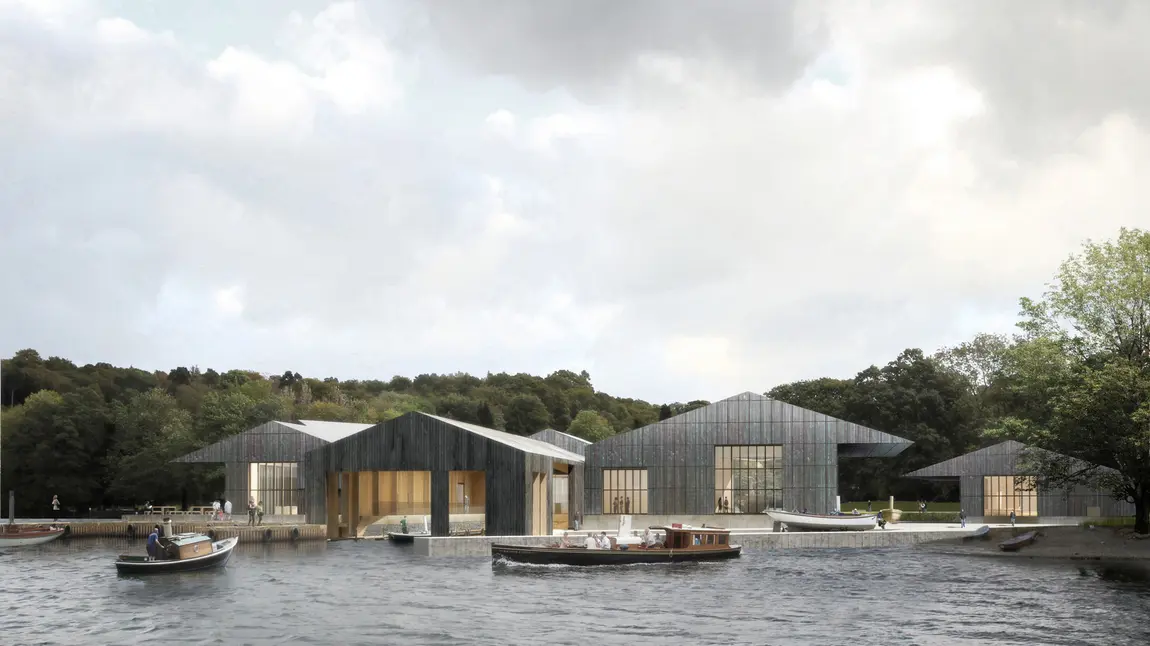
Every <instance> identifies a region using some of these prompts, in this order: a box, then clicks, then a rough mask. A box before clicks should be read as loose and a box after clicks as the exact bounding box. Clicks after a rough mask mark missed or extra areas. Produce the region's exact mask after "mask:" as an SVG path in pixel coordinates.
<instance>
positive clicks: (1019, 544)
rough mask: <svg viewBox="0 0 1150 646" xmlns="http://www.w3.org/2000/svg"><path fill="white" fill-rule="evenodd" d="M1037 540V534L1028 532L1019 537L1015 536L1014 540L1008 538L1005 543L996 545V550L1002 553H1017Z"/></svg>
mask: <svg viewBox="0 0 1150 646" xmlns="http://www.w3.org/2000/svg"><path fill="white" fill-rule="evenodd" d="M1037 539H1038V532H1037V531H1029V532H1026V533H1025V534H1021V535H1019V536H1015V537H1014V538H1008V539H1006V540H1005V541H1002V542H1001V543H999V544H998V549H1000V550H1002V551H1003V552H1017V551H1018V550H1020V549H1022V548H1024V547H1026V546H1027V545H1033V544H1034V541H1035V540H1037Z"/></svg>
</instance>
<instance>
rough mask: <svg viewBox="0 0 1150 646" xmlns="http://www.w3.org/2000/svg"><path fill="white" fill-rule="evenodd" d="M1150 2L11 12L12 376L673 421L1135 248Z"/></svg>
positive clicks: (0, 219) (273, 1)
mask: <svg viewBox="0 0 1150 646" xmlns="http://www.w3.org/2000/svg"><path fill="white" fill-rule="evenodd" d="M1148 28H1150V3H1145V2H1136V1H1133V0H1131V1H1130V2H1119V1H1113V2H1111V1H1102V0H1091V1H1089V2H1086V1H1082V2H1058V3H1054V2H1048V1H1044V0H1032V1H1024V0H1016V1H1015V2H1009V3H1003V2H989V1H981V0H976V1H970V2H962V3H954V2H951V3H908V2H884V1H881V0H874V1H873V2H868V3H859V2H850V1H843V2H814V1H811V2H804V1H801V0H795V1H793V2H788V1H785V0H778V1H773V2H769V3H768V2H762V1H761V0H725V1H723V2H718V3H716V2H704V1H702V0H677V1H676V2H674V3H665V2H659V1H657V0H631V1H630V2H626V3H618V2H611V1H607V0H581V1H575V0H571V1H563V0H554V1H549V2H546V3H540V2H536V1H534V0H500V2H498V3H491V2H480V1H479V0H453V1H451V2H446V1H444V2H414V1H408V0H381V1H378V2H334V3H332V2H326V1H323V0H288V1H283V0H245V1H244V2H242V3H240V2H220V1H204V2H196V3H178V2H161V1H159V0H151V1H144V0H140V1H129V0H120V1H113V0H105V1H98V0H0V258H3V264H2V266H3V268H4V273H5V274H6V275H5V276H4V279H3V293H4V299H3V303H4V307H3V308H2V309H0V354H3V355H4V356H11V354H12V353H14V352H15V351H17V350H19V349H22V348H29V347H31V348H35V349H37V350H39V351H40V353H41V354H42V355H44V356H49V355H56V356H63V357H66V358H69V359H72V360H73V361H76V362H77V363H79V364H84V363H90V362H92V363H94V362H99V361H106V362H109V363H113V364H116V365H134V366H136V367H140V368H145V369H149V370H152V369H159V370H168V369H171V368H173V367H176V366H181V365H182V366H192V365H196V366H199V367H200V368H201V369H207V368H215V369H217V370H226V369H232V368H242V369H250V370H257V371H260V372H264V373H282V372H283V371H285V370H292V371H294V372H299V373H301V374H304V375H306V376H315V377H325V376H335V377H339V378H341V379H352V378H361V379H362V378H378V379H389V378H390V377H391V376H392V375H397V374H399V375H406V376H415V375H417V374H420V373H432V372H437V373H451V372H457V371H465V372H470V373H472V374H477V375H483V374H486V373H487V372H489V371H490V372H501V371H507V372H513V373H514V372H527V373H532V374H540V375H545V374H548V373H550V372H552V371H555V370H560V369H570V370H574V371H579V370H587V371H588V372H589V373H590V374H591V377H592V381H593V383H594V385H595V386H596V388H598V389H599V390H604V391H606V392H609V393H611V394H614V395H617V396H627V397H636V398H642V399H646V400H648V401H653V402H668V401H688V400H693V399H709V400H715V399H720V398H723V397H726V396H730V395H733V394H736V393H739V392H743V391H748V390H750V391H756V392H763V391H766V390H768V389H770V388H772V387H774V386H776V385H779V384H782V383H786V382H790V381H794V380H799V379H810V378H818V377H824V376H831V377H842V378H848V377H851V376H853V375H855V374H856V373H857V372H859V371H860V370H863V369H865V368H866V367H868V366H870V365H883V364H885V363H886V362H888V361H891V360H892V359H894V358H895V357H896V356H897V355H898V353H899V352H901V351H902V350H904V349H906V348H913V347H917V348H922V349H923V350H924V351H926V352H928V353H930V352H934V351H935V350H937V349H939V348H940V347H944V346H951V345H955V344H958V343H961V342H962V341H964V340H968V339H970V338H971V337H973V336H974V335H975V334H977V333H979V332H1010V331H1012V329H1013V326H1014V323H1015V321H1016V320H1017V312H1018V309H1019V308H1018V299H1019V298H1020V297H1022V296H1032V297H1033V296H1040V295H1041V294H1042V292H1043V290H1044V286H1045V285H1046V284H1047V283H1048V282H1049V281H1050V280H1052V278H1053V276H1054V274H1055V272H1056V271H1057V268H1058V265H1059V264H1060V263H1061V262H1062V261H1063V260H1065V259H1066V258H1067V257H1068V256H1069V255H1070V254H1072V253H1074V252H1076V251H1077V250H1078V249H1080V248H1081V245H1082V244H1083V243H1084V242H1085V241H1087V240H1088V239H1094V240H1101V239H1107V238H1113V237H1115V236H1116V235H1117V233H1118V229H1119V227H1122V226H1128V227H1150V213H1148V212H1147V210H1146V209H1145V207H1144V205H1145V204H1146V203H1147V201H1148V200H1147V198H1148V197H1150V195H1148V194H1150V182H1147V181H1146V180H1145V176H1144V173H1143V172H1140V171H1144V170H1145V169H1146V168H1148V166H1147V164H1150V130H1148V123H1147V116H1148V110H1150V85H1148V84H1147V83H1146V82H1145V79H1144V78H1142V70H1144V69H1146V67H1147V65H1148V64H1150V40H1147V39H1146V38H1144V35H1145V33H1147V31H1148Z"/></svg>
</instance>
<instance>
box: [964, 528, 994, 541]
mask: <svg viewBox="0 0 1150 646" xmlns="http://www.w3.org/2000/svg"><path fill="white" fill-rule="evenodd" d="M978 540H982V541H986V540H990V525H983V526H982V527H979V528H978V529H976V530H974V531H973V532H971V533H970V534H968V535H966V536H963V537H962V542H964V543H966V542H969V541H978Z"/></svg>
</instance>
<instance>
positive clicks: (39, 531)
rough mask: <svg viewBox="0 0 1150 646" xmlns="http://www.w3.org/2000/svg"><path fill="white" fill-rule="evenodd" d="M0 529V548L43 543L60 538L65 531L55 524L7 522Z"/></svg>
mask: <svg viewBox="0 0 1150 646" xmlns="http://www.w3.org/2000/svg"><path fill="white" fill-rule="evenodd" d="M2 527H3V529H0V548H4V547H28V546H31V545H43V544H44V543H50V542H52V541H54V540H56V539H57V538H60V537H61V536H63V535H64V533H65V532H66V531H67V528H65V527H58V526H55V525H17V524H15V523H7V524H5V525H3V526H2Z"/></svg>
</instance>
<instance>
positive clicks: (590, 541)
mask: <svg viewBox="0 0 1150 646" xmlns="http://www.w3.org/2000/svg"><path fill="white" fill-rule="evenodd" d="M583 546H584V547H586V548H587V549H589V550H597V549H599V541H597V540H595V532H587V540H585V541H583Z"/></svg>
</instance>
